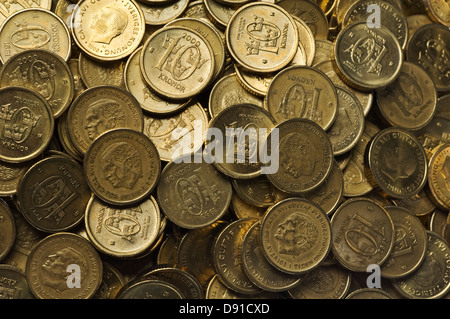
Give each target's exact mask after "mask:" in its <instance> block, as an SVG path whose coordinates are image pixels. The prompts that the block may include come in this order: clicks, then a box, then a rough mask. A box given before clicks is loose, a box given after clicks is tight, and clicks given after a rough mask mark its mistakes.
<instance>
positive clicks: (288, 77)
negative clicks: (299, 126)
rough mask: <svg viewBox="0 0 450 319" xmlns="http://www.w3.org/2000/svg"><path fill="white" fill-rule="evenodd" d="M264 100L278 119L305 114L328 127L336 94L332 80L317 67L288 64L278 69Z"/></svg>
mask: <svg viewBox="0 0 450 319" xmlns="http://www.w3.org/2000/svg"><path fill="white" fill-rule="evenodd" d="M265 101H266V104H267V108H268V110H269V112H270V114H271V115H272V116H273V118H274V119H275V121H276V122H277V123H282V122H284V121H286V120H289V119H293V118H304V119H308V120H311V121H313V122H315V123H316V124H318V125H319V126H320V127H321V128H322V129H323V130H325V131H326V130H328V129H329V128H330V127H331V126H332V125H333V123H334V121H335V119H336V115H337V110H338V95H337V91H336V87H335V85H334V84H333V82H331V80H330V79H329V78H328V77H327V76H326V75H325V74H324V73H323V72H322V71H319V70H317V69H316V68H313V67H309V66H291V67H289V68H286V69H284V70H282V71H280V72H279V73H278V74H277V75H276V76H275V77H274V78H273V80H272V82H271V83H270V85H269V89H268V91H267V96H266V99H265Z"/></svg>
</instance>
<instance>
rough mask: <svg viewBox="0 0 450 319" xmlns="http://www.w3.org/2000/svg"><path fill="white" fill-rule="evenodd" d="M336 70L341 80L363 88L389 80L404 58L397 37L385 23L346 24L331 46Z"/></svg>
mask: <svg viewBox="0 0 450 319" xmlns="http://www.w3.org/2000/svg"><path fill="white" fill-rule="evenodd" d="M333 56H334V60H333V61H334V62H335V65H336V71H337V73H338V75H339V76H340V77H341V78H342V80H343V81H344V82H346V83H347V84H348V85H350V86H352V87H354V88H356V89H358V90H362V91H370V90H374V89H378V88H381V87H384V86H387V85H389V84H391V83H392V82H393V81H394V80H395V79H396V77H397V76H398V73H399V72H400V68H401V65H402V62H403V53H402V48H401V46H400V44H399V42H398V40H397V38H396V37H395V36H394V35H393V34H392V32H390V31H389V29H387V28H386V27H385V26H383V25H381V26H380V27H379V28H369V27H368V25H367V24H366V22H365V21H364V22H354V23H352V24H349V25H347V26H346V27H345V28H344V29H343V30H342V31H341V32H340V33H339V34H338V36H337V38H336V40H335V42H334V50H333Z"/></svg>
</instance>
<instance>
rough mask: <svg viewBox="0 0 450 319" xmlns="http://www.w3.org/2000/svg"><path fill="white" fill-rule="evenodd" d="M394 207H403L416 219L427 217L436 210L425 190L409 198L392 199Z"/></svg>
mask: <svg viewBox="0 0 450 319" xmlns="http://www.w3.org/2000/svg"><path fill="white" fill-rule="evenodd" d="M392 202H393V203H394V205H395V206H398V207H403V208H405V209H407V210H408V211H410V212H411V213H412V214H413V215H415V216H417V217H423V216H427V215H429V214H431V213H433V212H434V211H435V210H436V206H435V205H434V203H433V202H432V201H431V199H430V198H429V197H428V194H427V192H426V191H425V190H422V191H420V192H418V193H417V194H414V195H413V196H411V197H409V198H404V199H392Z"/></svg>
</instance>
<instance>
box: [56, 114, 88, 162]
mask: <svg viewBox="0 0 450 319" xmlns="http://www.w3.org/2000/svg"><path fill="white" fill-rule="evenodd" d="M67 113H68V112H65V113H63V114H62V115H61V116H60V117H59V118H58V120H57V121H56V124H57V127H56V130H57V136H58V139H59V142H60V143H61V147H62V149H63V150H64V152H65V153H67V154H68V155H69V156H71V157H72V158H73V159H74V160H76V161H77V162H82V161H83V157H84V155H83V154H81V153H80V152H79V151H78V150H77V149H76V147H75V146H74V145H73V143H72V140H71V138H70V136H69V128H68V127H67Z"/></svg>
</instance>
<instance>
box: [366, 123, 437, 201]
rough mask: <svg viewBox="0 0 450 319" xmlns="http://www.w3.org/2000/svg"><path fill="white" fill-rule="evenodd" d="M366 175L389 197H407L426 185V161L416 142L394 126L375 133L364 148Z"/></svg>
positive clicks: (421, 148)
mask: <svg viewBox="0 0 450 319" xmlns="http://www.w3.org/2000/svg"><path fill="white" fill-rule="evenodd" d="M364 163H365V166H366V176H367V177H368V179H369V181H370V182H371V183H372V184H373V186H374V187H375V188H378V189H380V191H381V192H382V193H384V194H386V195H387V196H389V197H392V198H408V197H411V196H412V195H414V194H416V193H418V192H420V191H421V190H422V189H423V188H424V186H425V184H426V182H427V172H428V166H427V165H428V160H427V156H426V154H425V151H424V149H423V147H422V145H421V144H420V142H419V141H418V140H417V139H416V138H415V136H414V135H412V134H410V133H409V132H407V131H405V130H403V129H398V128H395V127H392V128H387V129H384V130H382V131H381V132H379V133H378V134H377V135H376V136H375V137H374V138H373V140H372V141H371V142H370V144H369V145H368V147H367V149H366V157H365V162H364Z"/></svg>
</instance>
